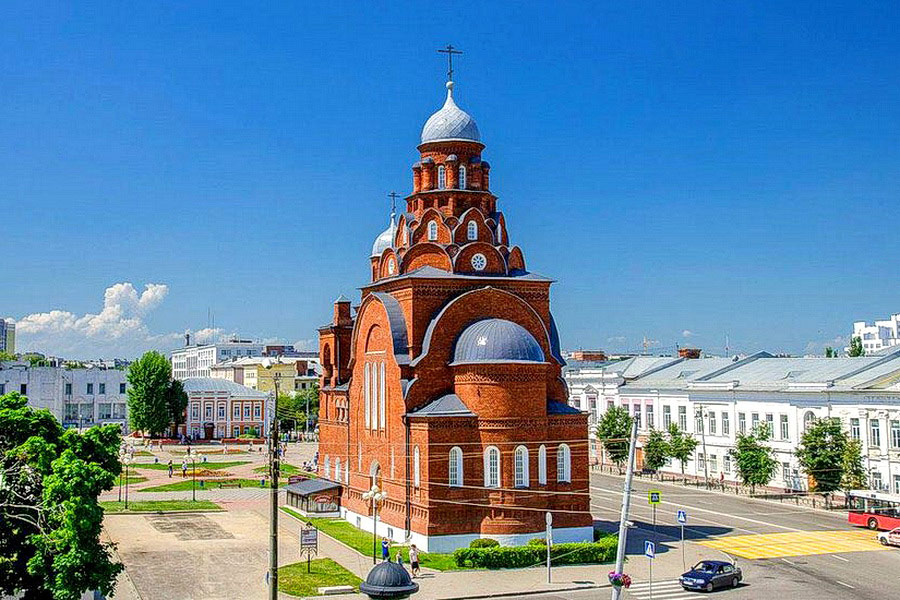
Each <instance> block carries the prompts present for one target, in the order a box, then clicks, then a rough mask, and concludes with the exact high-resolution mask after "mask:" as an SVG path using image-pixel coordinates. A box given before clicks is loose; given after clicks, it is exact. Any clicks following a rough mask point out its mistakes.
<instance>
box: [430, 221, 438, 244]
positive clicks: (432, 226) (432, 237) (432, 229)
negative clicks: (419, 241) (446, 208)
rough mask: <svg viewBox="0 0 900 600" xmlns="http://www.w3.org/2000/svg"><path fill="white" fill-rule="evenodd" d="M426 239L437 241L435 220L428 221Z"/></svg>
mask: <svg viewBox="0 0 900 600" xmlns="http://www.w3.org/2000/svg"><path fill="white" fill-rule="evenodd" d="M428 241H429V242H436V241H437V221H429V222H428Z"/></svg>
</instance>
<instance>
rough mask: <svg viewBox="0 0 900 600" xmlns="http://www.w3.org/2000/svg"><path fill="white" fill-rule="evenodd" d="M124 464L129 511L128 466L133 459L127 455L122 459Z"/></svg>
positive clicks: (126, 505)
mask: <svg viewBox="0 0 900 600" xmlns="http://www.w3.org/2000/svg"><path fill="white" fill-rule="evenodd" d="M122 462H123V463H125V510H128V465H129V464H130V463H131V457H130V456H129V455H128V454H126V455H125V456H124V457H122Z"/></svg>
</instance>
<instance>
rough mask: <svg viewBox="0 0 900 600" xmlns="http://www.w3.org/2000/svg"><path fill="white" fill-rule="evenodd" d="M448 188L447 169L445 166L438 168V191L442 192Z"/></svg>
mask: <svg viewBox="0 0 900 600" xmlns="http://www.w3.org/2000/svg"><path fill="white" fill-rule="evenodd" d="M446 187H447V169H445V168H444V166H443V165H441V166H440V167H438V189H439V190H442V189H444V188H446Z"/></svg>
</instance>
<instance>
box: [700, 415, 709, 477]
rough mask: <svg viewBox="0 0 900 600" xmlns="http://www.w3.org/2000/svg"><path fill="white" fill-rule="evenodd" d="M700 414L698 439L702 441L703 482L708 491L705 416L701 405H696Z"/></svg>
mask: <svg viewBox="0 0 900 600" xmlns="http://www.w3.org/2000/svg"><path fill="white" fill-rule="evenodd" d="M698 406H699V407H700V408H699V411H700V412H699V414H700V439H701V440H703V481H704V482H705V483H706V489H709V456H707V454H706V415H705V414H704V413H703V405H702V404H698Z"/></svg>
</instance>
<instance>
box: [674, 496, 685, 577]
mask: <svg viewBox="0 0 900 600" xmlns="http://www.w3.org/2000/svg"><path fill="white" fill-rule="evenodd" d="M675 518H676V519H678V524H679V525H680V526H681V568H682V569H684V570H687V564H686V563H685V560H684V524H685V523H687V511H686V510H679V511H678V512H677V513H676V514H675Z"/></svg>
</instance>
